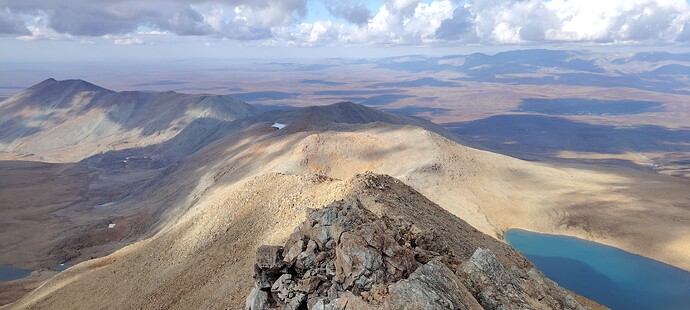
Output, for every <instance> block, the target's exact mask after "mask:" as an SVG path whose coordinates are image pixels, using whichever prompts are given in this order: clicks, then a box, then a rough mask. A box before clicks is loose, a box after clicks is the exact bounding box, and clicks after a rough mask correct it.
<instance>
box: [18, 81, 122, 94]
mask: <svg viewBox="0 0 690 310" xmlns="http://www.w3.org/2000/svg"><path fill="white" fill-rule="evenodd" d="M25 91H32V92H35V91H50V92H55V91H58V92H61V93H62V92H64V91H68V92H69V91H71V92H80V91H97V92H105V93H111V92H113V91H112V90H109V89H105V88H103V87H100V86H98V85H95V84H91V83H89V82H87V81H84V80H80V79H70V80H56V79H54V78H48V79H46V80H44V81H42V82H40V83H38V84H36V85H34V86H31V87H29V88H27V89H26V90H25Z"/></svg>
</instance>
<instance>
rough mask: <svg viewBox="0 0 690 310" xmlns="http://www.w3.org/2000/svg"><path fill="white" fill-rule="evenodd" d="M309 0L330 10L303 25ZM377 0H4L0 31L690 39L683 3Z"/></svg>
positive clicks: (326, 38)
mask: <svg viewBox="0 0 690 310" xmlns="http://www.w3.org/2000/svg"><path fill="white" fill-rule="evenodd" d="M307 1H321V2H322V4H323V6H325V8H326V10H327V11H328V13H329V14H330V16H320V18H319V19H318V20H317V21H310V22H306V21H305V17H306V15H307V10H306V8H307ZM379 1H380V2H379V3H381V6H380V7H379V8H378V9H376V10H373V11H372V10H370V9H369V8H368V7H367V6H366V5H365V2H364V0H224V1H220V0H186V1H185V0H168V1H163V0H151V1H140V0H121V1H115V0H100V1H97V2H84V1H79V0H53V1H41V0H3V1H2V2H0V34H2V33H5V34H14V35H16V36H18V38H19V39H21V40H40V39H49V40H72V39H76V40H85V39H84V37H89V36H112V37H113V38H115V37H118V38H119V39H112V40H113V42H114V43H115V41H116V40H119V41H118V42H119V43H116V44H141V43H143V41H142V40H141V39H138V38H139V37H137V35H141V36H144V37H145V38H146V40H147V41H150V42H155V40H156V38H155V37H153V36H151V37H149V36H148V35H154V34H160V35H161V36H159V37H161V38H163V37H165V38H166V39H170V38H171V37H172V38H174V37H175V36H182V35H190V36H201V37H204V38H205V39H206V40H213V39H219V38H220V39H227V40H236V41H252V42H256V43H249V44H259V45H289V46H293V45H320V44H324V45H335V44H346V45H347V44H356V45H375V44H379V45H380V44H384V45H432V44H436V43H439V42H441V43H442V44H446V45H447V44H467V43H481V44H515V43H526V42H532V43H550V42H589V43H607V44H610V43H625V44H631V43H632V44H634V43H639V42H641V43H647V44H656V43H662V44H666V43H674V42H690V8H689V6H688V3H687V2H686V0H550V1H543V0H467V1H462V0H434V1H421V0H379ZM27 16H32V17H33V19H32V20H30V21H29V20H28V19H27V18H26V17H27ZM163 35H164V36H163ZM86 41H88V40H86ZM679 44H680V43H679Z"/></svg>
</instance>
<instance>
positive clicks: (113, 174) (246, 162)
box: [18, 103, 690, 307]
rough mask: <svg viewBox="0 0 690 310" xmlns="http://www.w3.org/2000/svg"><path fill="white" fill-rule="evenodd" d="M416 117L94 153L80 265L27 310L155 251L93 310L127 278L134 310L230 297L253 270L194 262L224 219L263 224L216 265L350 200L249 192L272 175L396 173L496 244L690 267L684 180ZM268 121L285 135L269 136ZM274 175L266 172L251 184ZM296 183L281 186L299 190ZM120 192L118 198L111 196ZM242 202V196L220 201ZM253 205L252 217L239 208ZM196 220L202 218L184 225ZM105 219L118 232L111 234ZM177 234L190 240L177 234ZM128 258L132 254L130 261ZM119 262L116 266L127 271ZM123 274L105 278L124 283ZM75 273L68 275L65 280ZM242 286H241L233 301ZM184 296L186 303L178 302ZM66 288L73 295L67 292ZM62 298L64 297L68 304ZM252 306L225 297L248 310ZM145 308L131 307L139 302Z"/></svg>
mask: <svg viewBox="0 0 690 310" xmlns="http://www.w3.org/2000/svg"><path fill="white" fill-rule="evenodd" d="M415 120H417V121H419V119H414V118H404V117H399V116H394V115H390V114H386V113H381V112H378V111H375V110H372V109H369V108H365V107H362V106H358V105H353V104H349V103H341V104H336V105H332V106H325V107H313V108H307V109H301V110H297V111H284V112H270V113H264V114H259V115H254V116H250V117H247V118H244V119H239V120H235V121H231V122H227V121H219V120H215V119H213V118H200V119H197V120H195V121H194V122H192V123H190V125H188V126H187V127H185V129H184V130H183V131H182V132H180V133H179V134H178V135H176V136H175V137H173V138H171V139H168V140H166V141H165V142H163V143H158V144H155V145H149V146H146V147H140V148H127V149H122V150H118V151H111V152H106V153H104V154H102V155H97V156H93V157H91V158H89V159H88V160H85V161H83V162H82V164H83V165H87V166H88V167H89V168H90V169H95V170H97V171H105V172H104V173H101V174H98V175H96V176H94V177H93V180H92V182H91V183H90V184H89V186H88V189H87V190H90V191H93V192H94V193H98V192H99V191H105V190H108V189H110V191H111V192H108V195H107V197H100V198H102V199H107V200H89V201H86V202H84V203H83V204H81V205H79V208H65V210H63V211H61V213H60V215H61V216H64V218H68V219H70V221H71V220H73V219H75V218H78V219H79V220H78V221H77V220H74V222H73V223H74V224H75V226H74V227H73V229H71V230H68V231H66V232H65V233H64V235H62V237H63V238H64V242H63V243H61V244H59V245H58V246H57V248H56V251H55V252H53V253H51V255H55V256H56V257H65V258H69V259H70V261H71V262H74V263H76V262H81V261H86V262H85V263H84V264H80V265H78V266H75V267H74V268H72V269H70V271H69V272H68V273H66V274H65V276H64V277H63V276H62V275H61V276H59V277H58V278H56V279H55V280H54V281H53V282H51V283H53V284H51V285H50V286H48V287H46V288H45V289H42V290H41V291H40V292H36V293H34V294H33V295H31V296H33V297H31V296H29V297H27V298H28V299H26V300H25V301H24V302H29V303H33V302H35V301H37V300H43V299H44V298H45V299H46V300H50V301H49V302H48V301H46V303H43V302H42V301H41V302H39V303H38V304H37V305H39V306H47V305H52V304H55V305H66V303H67V302H69V301H70V298H72V299H71V300H75V299H74V298H77V297H76V295H73V294H76V292H77V291H78V290H81V291H82V292H84V291H89V292H90V290H88V288H89V285H90V283H87V282H81V281H82V280H84V281H85V280H86V279H88V278H90V277H91V275H92V273H91V272H95V271H97V270H98V269H99V268H100V267H99V266H102V265H103V264H107V262H111V261H113V260H117V261H118V262H119V261H121V260H123V259H124V257H128V258H127V259H126V260H125V262H126V264H135V265H137V264H139V263H138V261H140V260H145V259H146V257H147V255H150V254H151V253H157V252H159V251H160V252H162V253H167V254H168V255H172V257H171V258H170V259H168V258H160V265H157V266H154V267H152V264H153V262H152V261H147V262H146V263H145V265H143V266H141V265H137V266H139V267H137V268H138V269H136V268H135V269H134V271H132V274H129V275H125V276H123V277H121V278H120V277H114V278H113V280H114V281H115V282H112V283H108V281H109V280H108V279H110V277H106V275H105V274H99V275H98V276H95V278H96V279H99V280H100V282H102V285H103V288H104V289H105V290H104V291H103V293H95V294H94V296H93V298H94V300H95V299H96V298H105V295H103V294H106V292H109V291H117V287H119V286H120V284H121V283H123V282H122V281H124V280H127V281H133V282H136V283H138V284H137V286H136V287H125V288H123V291H121V292H118V293H113V294H114V295H113V296H114V297H115V298H122V300H121V301H119V302H121V303H125V302H126V300H127V297H126V296H128V294H133V296H135V295H137V294H143V295H146V297H142V298H144V299H145V300H149V299H150V300H157V301H160V302H163V301H164V302H169V303H171V304H174V305H177V304H180V305H181V306H180V307H184V306H189V307H194V306H195V305H197V304H201V305H206V304H205V303H206V302H208V303H211V302H212V301H213V300H216V299H213V298H219V297H217V296H216V297H213V298H211V299H209V300H208V301H205V300H206V299H208V298H209V297H208V296H207V295H206V294H208V293H207V292H208V291H205V288H204V289H199V288H200V287H205V286H206V285H209V286H210V287H212V288H209V291H214V292H216V293H215V294H226V293H227V292H229V290H230V288H227V287H225V286H223V287H221V286H220V285H221V284H224V285H226V286H227V283H225V282H224V281H223V280H222V279H224V278H223V277H231V274H236V273H238V272H244V273H245V274H248V273H249V272H250V269H251V268H250V267H251V262H248V261H247V263H246V264H244V263H243V264H244V265H237V266H236V265H235V264H234V258H233V259H229V260H225V261H224V262H223V266H227V268H229V270H221V269H222V268H221V267H220V266H219V265H212V266H210V267H206V266H197V265H195V264H197V263H198V265H204V262H206V261H202V262H199V261H196V260H194V257H196V256H197V255H199V254H200V253H201V252H203V251H204V249H206V244H207V243H209V242H212V241H213V240H215V239H214V238H216V239H217V238H219V237H218V234H217V233H210V234H207V233H208V232H209V230H208V229H210V228H208V227H210V226H213V227H216V226H217V225H221V223H219V222H218V221H225V220H227V221H230V220H229V219H228V216H236V214H240V216H242V217H245V218H256V217H261V219H260V220H256V221H259V222H260V225H258V226H257V227H253V226H252V227H249V226H245V225H244V224H238V225H237V227H236V228H234V226H233V228H230V230H233V229H235V230H233V231H234V232H233V234H235V235H234V236H237V235H241V236H244V237H247V238H248V236H256V237H257V240H252V241H248V243H246V244H239V243H237V242H234V241H231V240H229V239H223V240H226V241H228V242H229V243H228V244H226V245H224V247H223V248H219V249H217V250H214V251H212V252H211V253H215V254H213V255H214V256H213V257H215V258H217V257H220V256H223V255H226V254H227V253H228V252H236V253H238V255H240V254H241V255H243V257H244V256H246V257H251V256H252V254H253V253H254V250H255V249H256V247H257V246H258V245H259V244H262V243H270V244H277V243H279V242H283V241H284V240H282V239H281V238H284V237H285V236H287V234H288V233H289V231H290V230H291V229H292V227H294V226H296V225H297V224H298V223H299V221H301V219H303V218H304V217H303V216H302V217H300V215H296V214H302V213H300V212H301V211H300V212H297V211H295V212H297V213H294V214H290V215H289V217H288V218H289V220H285V221H286V222H285V223H283V222H281V221H283V219H282V218H281V219H278V220H273V219H272V217H274V216H275V217H277V218H280V216H282V215H281V214H282V213H280V214H278V213H272V212H278V211H276V210H275V209H274V208H278V207H280V210H281V211H280V212H284V210H283V209H284V208H291V209H292V208H297V207H295V205H306V206H309V207H320V206H323V205H325V204H327V203H329V202H330V201H333V200H336V199H339V198H343V197H345V196H344V194H343V193H344V190H334V191H333V192H331V191H325V192H324V191H322V190H314V191H313V192H299V193H298V194H294V195H290V194H284V195H287V196H285V197H283V196H273V195H274V194H275V195H278V194H277V193H280V192H288V191H287V190H286V189H278V188H271V189H267V190H266V191H261V192H255V191H254V190H255V189H254V188H255V187H256V188H259V189H260V188H261V186H262V184H263V183H262V182H266V183H271V182H272V180H273V179H274V178H275V179H277V180H279V181H280V180H283V177H280V174H279V175H276V174H275V173H281V174H287V175H310V174H320V175H326V176H327V177H329V178H336V179H341V180H347V179H349V178H351V177H353V176H354V175H355V174H357V173H363V172H365V171H374V172H376V173H381V174H388V175H391V176H393V177H396V178H398V179H400V180H402V181H403V182H405V183H406V184H408V185H410V186H411V187H413V188H414V189H415V190H417V191H419V192H420V193H422V194H423V195H425V196H426V197H428V198H429V199H430V200H431V201H434V202H435V203H437V204H438V205H439V206H441V207H442V208H444V209H446V210H448V211H449V212H450V213H452V214H454V215H456V216H458V217H460V218H461V219H463V220H465V221H467V222H468V223H469V224H470V225H472V226H473V227H475V228H477V229H478V230H480V231H481V232H483V233H486V234H487V235H489V236H492V237H496V238H498V239H501V236H502V233H503V231H505V230H506V229H509V228H513V227H517V228H525V229H530V230H535V231H541V232H550V233H560V234H567V235H574V236H579V237H582V238H585V239H589V240H594V241H599V242H602V243H605V244H609V245H614V246H617V247H620V248H623V249H625V250H628V251H630V252H634V253H638V254H642V255H644V256H647V257H652V258H655V259H659V260H662V261H664V262H667V263H671V264H674V265H676V266H679V267H681V268H685V269H690V265H688V262H690V259H688V258H690V249H688V248H687V246H686V245H687V244H690V240H689V239H688V238H690V225H687V224H688V223H690V211H689V210H688V206H689V205H690V193H688V192H687V188H688V187H689V186H690V183H689V181H687V180H682V179H676V178H670V177H664V176H658V175H653V174H645V173H637V172H631V171H619V170H603V169H601V168H596V167H585V166H583V167H565V166H550V165H545V164H539V163H530V162H525V161H521V160H517V159H514V158H510V157H506V156H501V155H497V154H493V153H490V152H485V151H481V150H477V149H473V148H469V147H466V146H463V145H461V144H458V143H456V141H457V139H454V138H453V137H452V136H449V137H450V138H451V139H448V138H446V137H445V136H447V135H448V134H447V133H445V132H444V131H443V130H442V129H441V130H439V129H434V126H433V124H432V125H429V124H428V123H424V122H423V121H419V123H414V122H415ZM274 122H281V123H284V124H286V125H287V126H286V127H285V128H283V129H277V128H273V127H271V125H272V124H273V123H274ZM408 123H409V124H415V125H417V126H412V125H408ZM396 124H397V125H396ZM418 126H423V127H425V128H427V129H423V128H421V127H418ZM113 167H117V169H114V168H113ZM266 174H268V175H269V176H268V177H264V178H263V179H261V178H259V179H256V178H257V176H262V175H266ZM257 180H260V181H257ZM283 181H285V180H283ZM285 182H288V181H285ZM304 182H307V183H308V182H312V181H304ZM323 182H325V183H324V184H330V183H329V182H336V181H328V182H326V181H323ZM323 182H321V181H319V182H317V183H319V184H321V183H323ZM247 184H249V185H247ZM290 184H292V183H289V184H286V185H285V186H288V187H289V186H297V185H295V184H292V185H290ZM113 186H114V187H115V188H117V189H120V190H117V191H115V190H112V188H113ZM276 186H277V185H276ZM324 186H325V185H324ZM273 191H275V192H276V193H273ZM264 195H267V198H265V199H264V198H263V196H264ZM85 197H88V194H87V195H85ZM235 197H239V198H237V199H240V200H237V201H235V202H233V203H228V204H226V201H229V200H232V201H234V200H233V199H235ZM271 197H272V198H271ZM280 199H287V201H289V202H288V203H287V204H286V203H285V202H281V201H283V200H280ZM96 201H97V202H98V203H97V204H94V202H96ZM254 201H256V202H254ZM254 203H256V206H257V207H256V208H254V207H252V208H249V209H247V208H245V207H244V206H245V204H252V205H253V204H254ZM219 205H223V206H224V207H223V208H224V209H223V210H222V211H219V210H217V208H220V207H219ZM213 210H215V211H213ZM222 212H225V213H227V214H226V215H222V214H221V213H222ZM266 212H268V213H266ZM255 213H256V214H255ZM207 214H215V215H213V216H211V215H207ZM190 218H195V219H196V220H195V221H192V222H190V221H189V219H190ZM58 219H60V218H58ZM206 221H211V222H208V223H207V222H206ZM252 221H253V220H252ZM276 221H278V222H277V223H276ZM250 222H251V221H250ZM109 223H112V224H115V225H116V226H115V227H116V228H115V229H110V228H108V227H109V225H108V224H109ZM180 225H183V226H184V227H185V228H184V230H185V231H188V233H189V234H192V233H193V235H188V236H187V237H180V232H179V229H180V228H179V227H182V226H180ZM209 225H210V226H209ZM222 225H225V222H223V223H222ZM223 227H225V229H228V228H227V227H226V226H223ZM213 229H215V228H213ZM219 229H220V228H219ZM242 229H246V230H247V232H244V231H243V230H242ZM214 231H215V230H214ZM217 232H219V233H220V232H222V229H220V230H218V231H217ZM245 234H246V236H245ZM142 236H144V237H152V239H147V240H145V241H142V242H140V243H137V244H135V245H132V246H129V247H126V248H124V249H122V250H121V251H119V252H118V253H119V254H118V253H116V254H114V255H113V256H110V258H109V259H108V260H95V261H94V260H90V258H91V256H100V255H103V254H108V253H111V252H112V251H113V250H116V249H118V248H120V247H121V246H123V245H125V244H128V243H130V242H133V241H137V240H140V238H141V237H142ZM214 236H215V237H214ZM269 237H270V238H269ZM161 238H168V239H167V240H168V241H166V242H168V243H160V244H159V243H155V242H154V241H152V240H162V239H161ZM194 238H201V239H203V240H202V241H199V242H202V244H200V245H193V246H191V247H190V248H189V249H187V248H186V244H194V242H197V241H195V240H196V239H194ZM224 238H225V237H224ZM227 238H230V237H227ZM172 240H174V242H173V241H172ZM242 240H247V239H242ZM156 242H158V241H156ZM161 242H162V241H161ZM170 242H173V243H170ZM190 242H191V243H190ZM238 242H239V241H238ZM149 244H154V245H151V246H149ZM171 244H173V245H172V247H171ZM53 246H56V245H53ZM18 249H19V250H21V248H18ZM125 254H126V255H132V256H122V255H125ZM23 255H28V254H27V253H24V254H23ZM200 257H201V256H200ZM171 259H172V260H171ZM207 260H211V258H207ZM238 261H240V259H239V258H238ZM84 266H87V267H84ZM88 266H90V267H88ZM123 266H125V265H118V268H125V270H129V269H126V267H123ZM245 267H246V268H245ZM118 268H115V269H105V270H107V271H108V272H110V273H112V272H113V271H115V272H116V273H118V272H119V271H118V270H120V269H118ZM205 268H215V269H212V271H213V272H218V273H222V274H221V275H220V278H196V277H194V276H191V278H190V279H189V281H188V280H186V279H184V277H185V276H188V275H189V274H195V273H197V272H198V273H199V274H207V273H208V272H211V271H208V270H206V269H205ZM223 268H225V267H223ZM243 268H245V269H243ZM148 269H151V272H155V273H156V274H159V275H158V276H155V277H154V278H152V279H151V280H146V279H139V278H137V277H138V276H137V274H142V275H146V276H149V275H150V274H149V271H147V270H148ZM70 274H71V275H72V276H70V277H72V278H69V277H68V275H70ZM65 277H68V278H65ZM181 279H183V280H181ZM233 279H234V278H233ZM161 281H163V282H165V283H163V284H161ZM72 282H74V283H75V284H74V285H75V287H72V284H71V283H72ZM100 282H99V283H100ZM178 282H179V283H178ZM63 286H64V287H63ZM141 286H151V291H147V290H143V291H141V292H140V291H139V290H141ZM231 287H232V285H231ZM240 289H244V288H235V289H234V290H235V291H232V292H237V290H240ZM63 290H67V291H63ZM73 290H77V291H73ZM180 290H181V291H182V292H183V295H185V294H188V295H189V297H184V298H183V297H179V298H180V299H178V297H175V296H176V294H177V293H178V292H179V291H180ZM197 290H199V291H198V292H196V291H197ZM68 291H69V292H72V293H69V294H68V293H65V292H68ZM230 291H231V290H230ZM204 292H206V293H204ZM63 293H64V294H65V295H64V296H66V297H65V298H66V299H65V300H64V301H61V300H60V298H61V297H60V296H62V294H63ZM36 294H38V295H36ZM233 294H234V293H233ZM69 296H71V297H69ZM244 297H245V296H234V297H222V298H231V299H232V300H233V301H232V302H243V301H244ZM90 298H91V297H90ZM182 299H183V300H182ZM27 300H32V301H27ZM180 300H182V301H180ZM63 302H65V304H63ZM94 302H95V301H94ZM116 302H118V301H116ZM147 302H148V301H143V300H135V304H136V303H139V304H142V305H146V304H147ZM20 304H21V303H20ZM113 307H116V306H113Z"/></svg>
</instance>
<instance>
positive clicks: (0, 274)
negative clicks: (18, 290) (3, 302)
mask: <svg viewBox="0 0 690 310" xmlns="http://www.w3.org/2000/svg"><path fill="white" fill-rule="evenodd" d="M29 274H31V270H24V269H19V268H15V267H12V266H10V265H0V282H5V281H12V280H18V279H21V278H24V277H26V276H28V275H29Z"/></svg>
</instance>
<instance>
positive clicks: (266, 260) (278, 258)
mask: <svg viewBox="0 0 690 310" xmlns="http://www.w3.org/2000/svg"><path fill="white" fill-rule="evenodd" d="M256 266H257V267H258V268H260V269H261V270H263V271H265V272H267V273H268V274H275V273H276V272H278V270H280V269H281V268H283V266H285V263H284V262H283V247H282V246H272V245H262V246H260V247H259V248H258V249H257V250H256Z"/></svg>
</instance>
